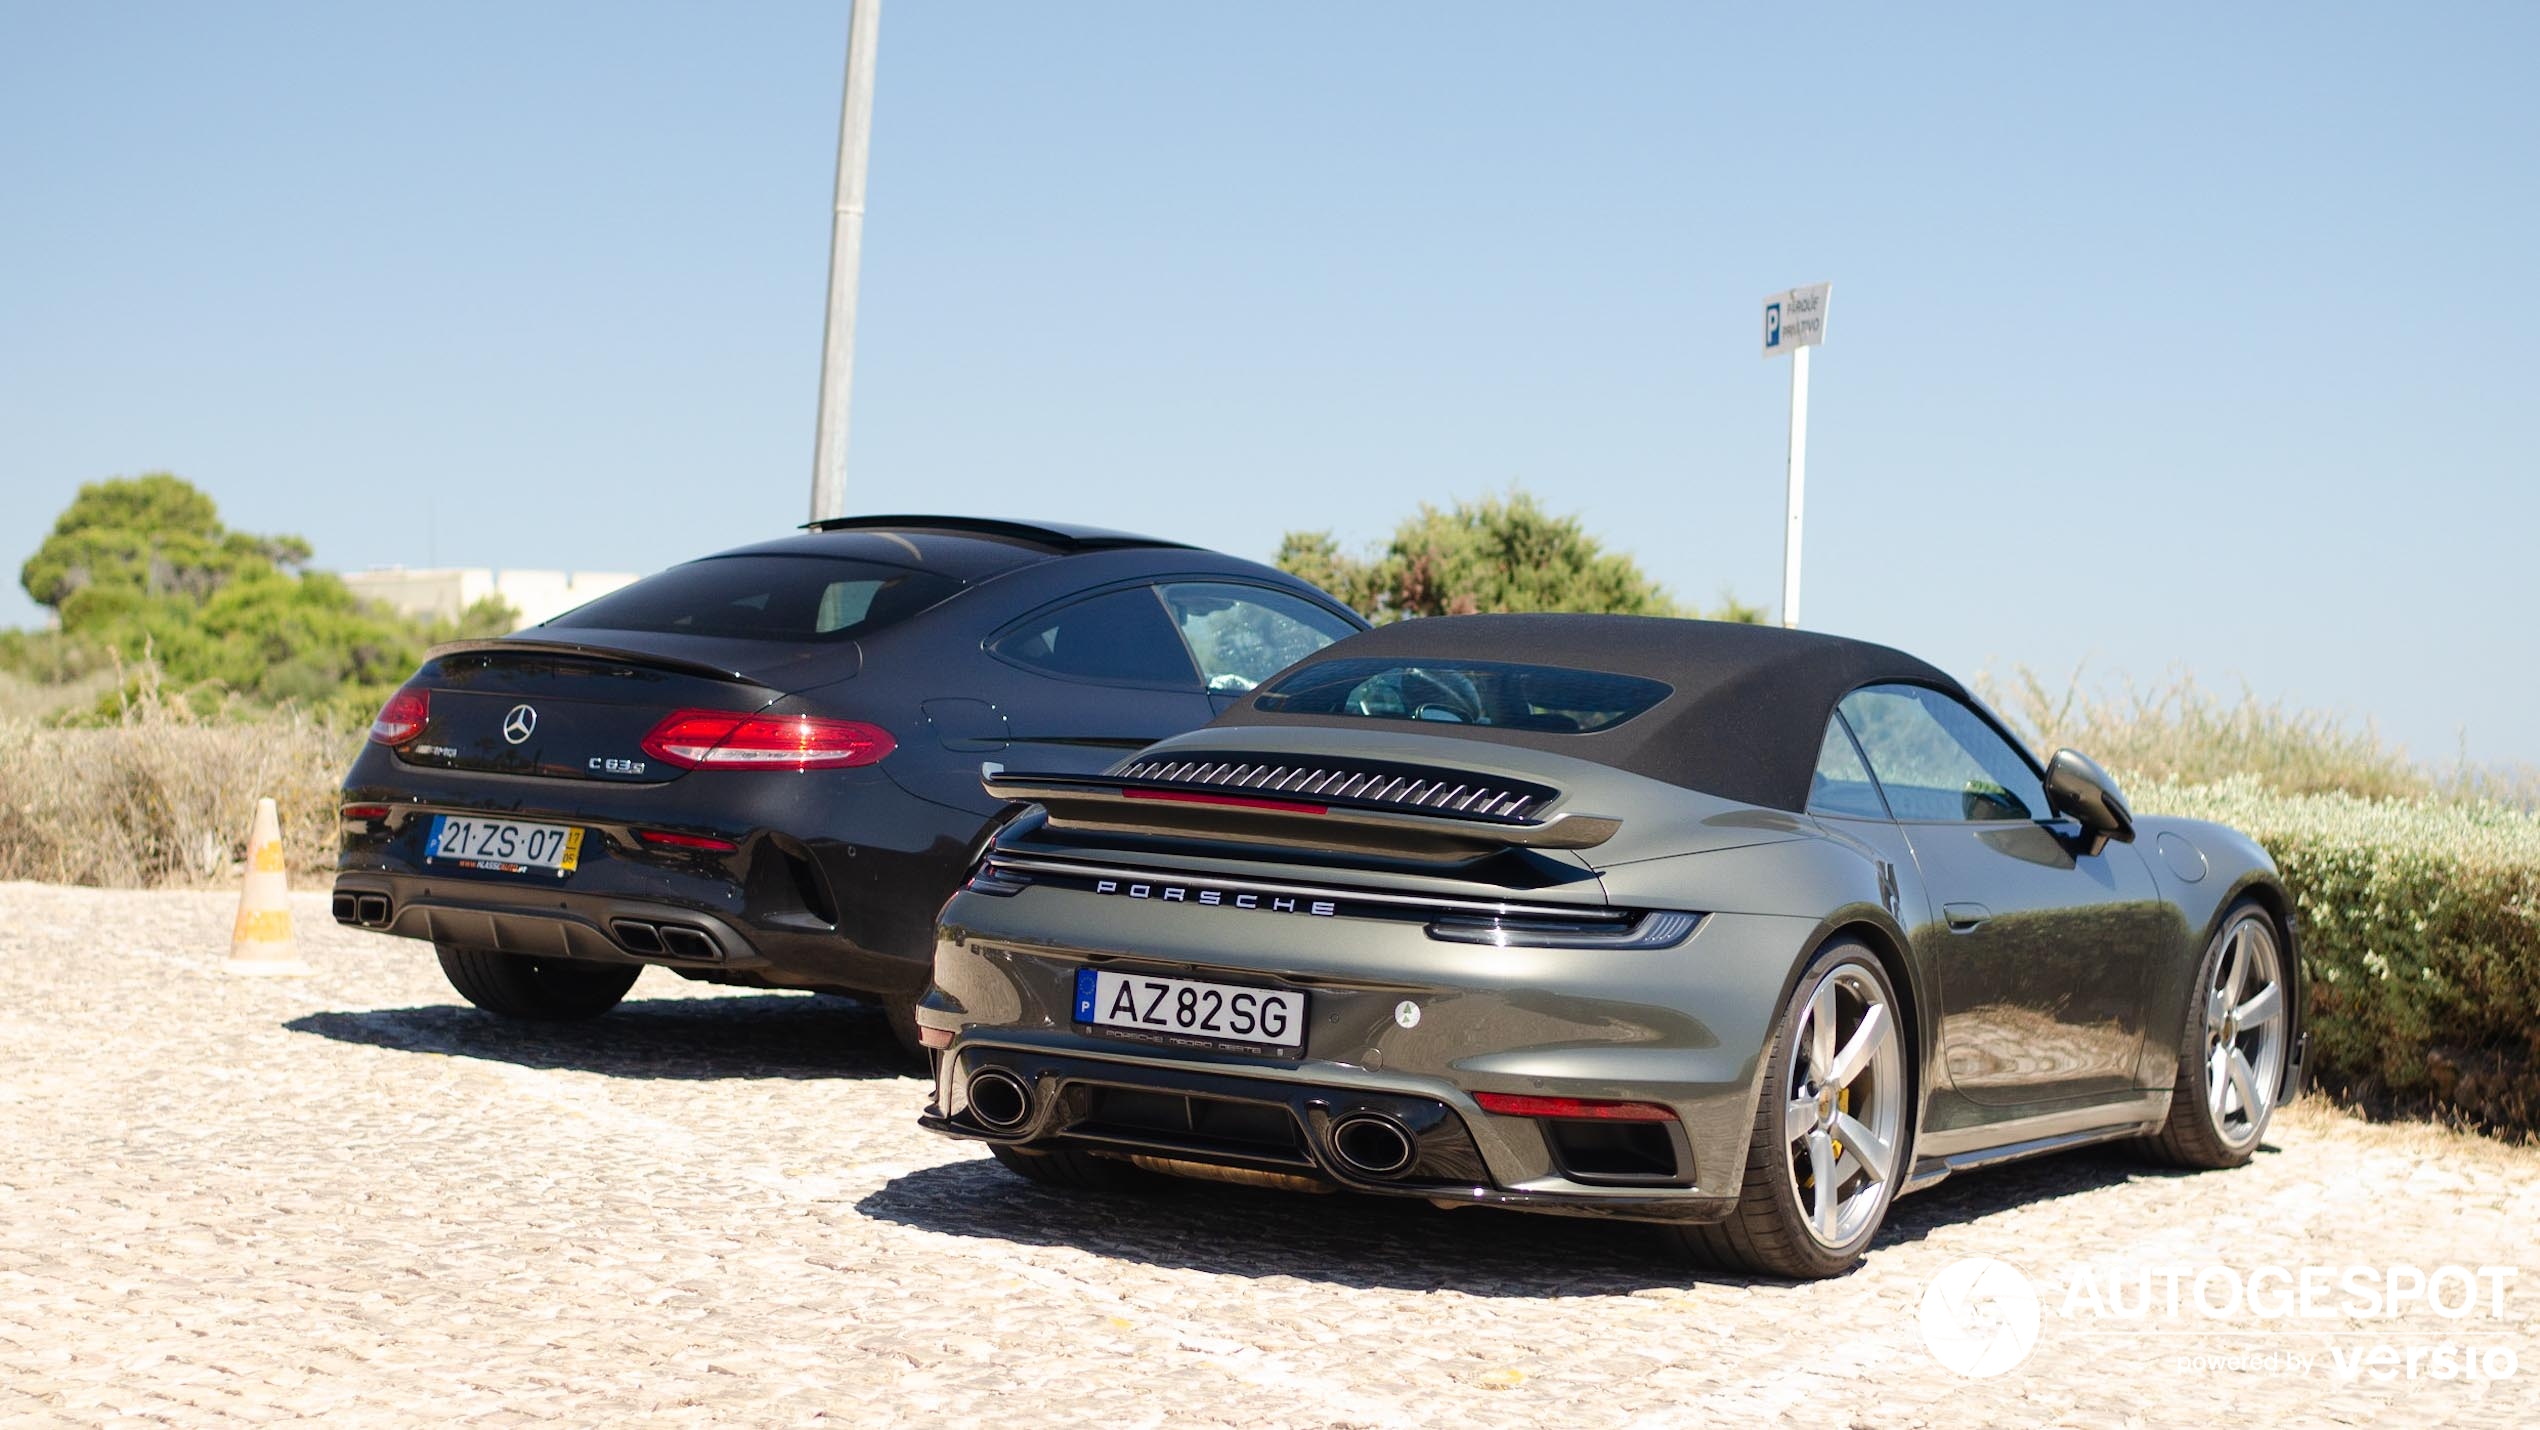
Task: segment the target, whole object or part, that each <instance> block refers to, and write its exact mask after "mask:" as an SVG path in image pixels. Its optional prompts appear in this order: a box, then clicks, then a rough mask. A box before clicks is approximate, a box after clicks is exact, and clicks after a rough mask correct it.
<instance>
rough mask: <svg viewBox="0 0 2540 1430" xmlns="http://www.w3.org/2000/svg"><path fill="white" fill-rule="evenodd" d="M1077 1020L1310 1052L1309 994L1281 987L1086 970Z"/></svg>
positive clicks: (1080, 977)
mask: <svg viewBox="0 0 2540 1430" xmlns="http://www.w3.org/2000/svg"><path fill="white" fill-rule="evenodd" d="M1076 1021H1077V1022H1079V1023H1088V1024H1091V1025H1093V1026H1094V1027H1097V1028H1134V1029H1136V1030H1138V1031H1140V1032H1146V1033H1165V1034H1169V1035H1172V1036H1175V1037H1183V1038H1206V1039H1209V1040H1210V1041H1213V1042H1221V1043H1247V1044H1252V1045H1255V1046H1268V1047H1275V1048H1286V1049H1289V1050H1291V1051H1296V1052H1302V1051H1304V1049H1305V995H1304V994H1302V993H1291V992H1287V991H1285V990H1282V989H1277V988H1237V987H1234V986H1232V985H1229V984H1224V983H1202V982H1199V981H1197V980H1195V979H1189V978H1151V977H1148V976H1146V975H1145V974H1139V973H1113V972H1111V971H1110V970H1108V969H1099V968H1080V969H1077V970H1076Z"/></svg>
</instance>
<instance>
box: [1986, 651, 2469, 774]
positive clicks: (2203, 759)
mask: <svg viewBox="0 0 2540 1430" xmlns="http://www.w3.org/2000/svg"><path fill="white" fill-rule="evenodd" d="M1975 683H1976V688H1977V690H1978V691H1979V692H1980V693H1981V694H1982V695H1983V696H1984V698H1985V700H1986V701H1987V702H1988V703H1989V704H1991V705H1992V706H1993V708H1994V709H1995V710H1996V711H1998V712H2000V713H2001V715H2002V717H2003V718H2004V719H2006V720H2009V721H2010V722H2011V724H2012V725H2013V726H2014V727H2015V728H2017V729H2018V730H2019V732H2020V733H2021V734H2022V735H2024V736H2026V737H2028V740H2029V743H2030V745H2031V746H2032V747H2034V748H2035V749H2037V750H2038V751H2039V752H2040V753H2051V752H2053V751H2054V750H2056V749H2058V748H2060V747H2063V746H2070V747H2072V748H2073V749H2076V750H2080V751H2081V752H2083V753H2084V754H2087V755H2089V756H2090V757H2091V758H2092V759H2095V760H2097V761H2098V762H2099V763H2100V764H2102V765H2105V766H2107V767H2108V768H2109V769H2110V770H2113V771H2121V772H2123V773H2124V774H2125V775H2127V776H2129V777H2131V778H2133V779H2136V780H2144V781H2158V782H2161V783H2165V784H2183V785H2197V784H2211V783H2214V782H2216V781H2218V780H2225V779H2230V778H2232V777H2234V776H2239V775H2247V776H2253V777H2255V778H2256V779H2257V781H2258V782H2259V783H2260V784H2262V785H2264V786H2266V787H2267V788H2268V789H2271V790H2275V791H2277V792H2278V793H2282V794H2326V793H2330V792H2337V793H2344V794H2352V795H2360V796H2362V797H2364V798H2366V799H2418V798H2423V797H2425V796H2427V795H2432V794H2436V793H2438V792H2439V786H2440V784H2441V783H2442V782H2441V781H2440V780H2438V779H2437V778H2435V777H2434V776H2431V775H2429V774H2428V773H2427V772H2426V771H2424V770H2422V769H2420V768H2418V767H2417V766H2416V765H2415V764H2414V763H2413V762H2411V761H2410V760H2409V759H2408V757H2407V755H2406V754H2405V753H2403V752H2401V751H2399V750H2395V749H2393V748H2391V747H2390V746H2388V745H2386V744H2384V743H2383V742H2382V740H2381V737H2380V735H2379V733H2378V732H2376V731H2375V730H2374V729H2373V727H2372V726H2371V725H2370V724H2369V723H2367V724H2365V725H2364V726H2363V727H2362V728H2361V729H2357V728H2355V727H2353V726H2351V725H2349V724H2347V723H2346V722H2345V721H2343V720H2340V719H2338V718H2336V717H2335V716H2331V715H2323V714H2320V713H2318V712H2316V711H2309V710H2291V709H2287V708H2286V707H2285V705H2284V704H2283V702H2281V701H2276V702H2273V703H2270V702H2267V701H2263V700H2260V699H2259V698H2258V697H2257V696H2256V695H2255V694H2253V693H2251V692H2249V691H2247V690H2245V689H2244V690H2243V691H2242V692H2241V693H2240V695H2239V697H2238V698H2236V699H2235V698H2232V697H2228V696H2224V695H2220V694H2217V693H2216V692H2214V691H2212V690H2208V689H2207V688H2205V687H2204V686H2203V685H2200V684H2198V683H2197V681H2196V678H2195V677H2194V676H2192V675H2179V676H2175V677H2173V678H2171V679H2170V680H2169V682H2168V683H2166V684H2163V685H2157V686H2153V687H2151V688H2149V689H2146V688H2143V687H2139V686H2137V685H2135V684H2134V683H2133V682H2132V681H2128V682H2126V683H2125V686H2124V688H2123V689H2122V690H2121V691H2118V692H2115V693H2110V692H2108V691H2105V690H2091V689H2087V688H2085V687H2084V686H2083V685H2082V683H2081V672H2080V671H2078V670H2076V671H2074V672H2073V674H2072V676H2071V677H2070V678H2068V679H2067V680H2066V681H2065V682H2064V685H2063V688H2062V689H2061V690H2060V691H2059V690H2057V689H2055V688H2054V687H2053V686H2052V685H2051V684H2049V683H2048V682H2047V681H2046V680H2044V679H2041V678H2040V677H2039V675H2038V674H2037V672H2035V671H2033V670H2031V669H2029V668H2028V667H2027V666H2017V667H2014V668H2013V671H2012V676H2011V679H2010V680H2009V681H2007V682H2004V681H1998V680H1995V679H1993V678H1991V677H1990V676H1979V677H1977V679H1976V682H1975Z"/></svg>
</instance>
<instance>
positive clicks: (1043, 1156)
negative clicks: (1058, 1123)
mask: <svg viewBox="0 0 2540 1430" xmlns="http://www.w3.org/2000/svg"><path fill="white" fill-rule="evenodd" d="M988 1155H989V1156H991V1157H994V1158H996V1159H997V1160H998V1161H999V1162H1001V1163H1003V1164H1004V1165H1005V1169H1006V1170H1007V1171H1009V1172H1012V1173H1013V1174H1014V1175H1016V1176H1018V1177H1021V1178H1022V1179H1023V1180H1025V1181H1027V1182H1038V1183H1040V1184H1041V1185H1042V1186H1044V1187H1058V1188H1061V1189H1063V1190H1066V1191H1071V1192H1117V1191H1125V1190H1127V1189H1129V1188H1132V1187H1144V1186H1152V1185H1154V1183H1155V1180H1156V1179H1155V1176H1154V1174H1153V1173H1151V1172H1148V1171H1146V1170H1144V1169H1142V1168H1139V1167H1133V1166H1131V1165H1130V1164H1128V1163H1126V1162H1123V1161H1121V1160H1120V1159H1119V1158H1117V1157H1097V1156H1095V1155H1094V1154H1092V1153H1091V1152H1084V1151H1079V1150H1078V1149H1076V1148H1074V1147H1035V1148H1030V1149H1026V1148H1022V1147H1014V1146H1009V1145H1007V1144H1005V1143H1002V1142H992V1143H990V1144H988Z"/></svg>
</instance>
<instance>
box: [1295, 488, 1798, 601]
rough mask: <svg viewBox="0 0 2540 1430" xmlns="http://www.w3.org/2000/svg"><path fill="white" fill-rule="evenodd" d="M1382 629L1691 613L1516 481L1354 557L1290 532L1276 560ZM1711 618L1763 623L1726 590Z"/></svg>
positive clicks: (1402, 529) (1322, 537)
mask: <svg viewBox="0 0 2540 1430" xmlns="http://www.w3.org/2000/svg"><path fill="white" fill-rule="evenodd" d="M1272 559H1273V561H1274V562H1275V564H1276V565H1277V566H1278V567H1279V569H1280V570H1282V571H1285V572H1287V573H1288V574H1290V575H1292V576H1296V577H1299V578H1301V579H1303V580H1306V581H1311V582H1313V583H1314V584H1315V585H1317V586H1320V587H1322V588H1323V589H1324V590H1326V591H1329V592H1331V593H1332V594H1333V595H1334V596H1337V597H1339V598H1340V599H1341V600H1342V601H1343V602H1345V603H1347V604H1348V605H1349V606H1350V607H1351V608H1352V609H1354V610H1356V611H1357V612H1358V613H1359V614H1361V615H1363V616H1365V617H1366V618H1367V619H1369V620H1370V621H1374V622H1376V623H1377V624H1379V625H1382V624H1384V623H1385V622H1387V621H1399V620H1405V619H1408V618H1410V617H1414V616H1463V615H1473V614H1476V613H1481V612H1501V611H1593V612H1606V613H1611V614H1619V615H1627V616H1694V615H1699V614H1700V612H1698V611H1695V610H1693V609H1692V608H1690V607H1687V606H1684V605H1681V604H1679V603H1678V602H1677V601H1676V600H1675V599H1674V598H1673V597H1671V596H1669V595H1668V594H1667V592H1666V591H1665V590H1664V589H1662V588H1661V587H1660V586H1659V585H1658V583H1657V582H1656V581H1653V580H1651V579H1650V578H1649V576H1648V575H1647V573H1645V572H1643V571H1642V570H1641V569H1640V563H1638V562H1637V561H1635V560H1633V559H1632V558H1631V556H1629V555H1628V554H1626V553H1623V552H1618V551H1607V550H1606V549H1605V548H1604V546H1603V545H1602V544H1600V543H1599V542H1598V541H1597V540H1596V538H1595V537H1592V536H1590V535H1588V533H1587V527H1586V525H1585V524H1584V523H1582V522H1581V521H1580V520H1579V518H1577V517H1575V516H1555V515H1553V514H1552V513H1551V512H1548V511H1546V510H1544V508H1543V503H1541V502H1540V501H1537V500H1536V499H1535V498H1534V496H1533V495H1532V494H1530V493H1528V492H1526V491H1523V490H1521V489H1518V488H1516V487H1511V488H1509V491H1508V495H1506V496H1505V497H1499V496H1488V497H1484V498H1482V499H1481V500H1479V501H1469V502H1468V501H1458V502H1456V503H1454V504H1453V505H1452V506H1449V507H1447V508H1445V509H1440V508H1438V507H1434V506H1431V505H1429V504H1428V503H1427V502H1422V503H1421V504H1420V510H1419V513H1418V514H1417V515H1415V516H1411V517H1408V518H1406V519H1404V520H1403V522H1402V523H1401V524H1400V525H1398V526H1396V527H1395V528H1394V533H1393V539H1392V541H1391V542H1389V543H1388V544H1387V545H1386V546H1385V547H1384V548H1383V549H1382V550H1380V551H1376V552H1373V553H1371V554H1368V555H1364V556H1359V555H1352V554H1351V553H1349V552H1346V551H1343V550H1342V549H1341V545H1340V542H1339V540H1338V539H1337V538H1335V537H1334V536H1333V535H1332V533H1330V532H1328V531H1291V532H1289V533H1287V534H1286V535H1285V536H1283V537H1281V538H1280V540H1279V551H1278V555H1277V556H1275V557H1274V558H1272ZM1721 600H1722V606H1721V609H1720V610H1719V611H1718V612H1716V613H1715V616H1714V618H1715V619H1718V620H1724V621H1746V622H1758V621H1761V620H1762V619H1763V612H1762V611H1760V610H1758V609H1756V608H1755V607H1753V606H1747V605H1743V604H1741V603H1739V602H1738V600H1737V599H1736V598H1735V597H1733V596H1728V595H1725V594H1724V595H1723V596H1722V598H1721Z"/></svg>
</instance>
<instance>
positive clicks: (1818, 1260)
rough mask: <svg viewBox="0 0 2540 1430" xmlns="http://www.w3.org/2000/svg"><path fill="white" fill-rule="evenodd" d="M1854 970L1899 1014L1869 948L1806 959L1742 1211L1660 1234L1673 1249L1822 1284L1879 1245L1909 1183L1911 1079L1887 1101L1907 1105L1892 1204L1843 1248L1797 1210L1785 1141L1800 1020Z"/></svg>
mask: <svg viewBox="0 0 2540 1430" xmlns="http://www.w3.org/2000/svg"><path fill="white" fill-rule="evenodd" d="M1844 965H1852V966H1855V967H1858V968H1860V969H1863V970H1865V971H1866V972H1867V974H1868V975H1869V977H1870V978H1871V979H1873V980H1874V981H1875V982H1876V984H1877V986H1878V987H1879V989H1880V990H1881V991H1882V992H1883V993H1884V994H1885V995H1886V999H1887V1004H1888V1006H1889V1007H1891V1008H1896V1009H1902V1008H1903V1006H1904V1005H1903V1002H1902V1001H1901V1000H1900V999H1898V998H1897V996H1896V987H1895V985H1894V983H1893V982H1891V981H1890V980H1889V978H1888V976H1887V970H1886V968H1885V967H1883V966H1882V965H1881V964H1880V962H1879V959H1878V955H1877V954H1875V953H1873V952H1871V951H1870V949H1869V947H1868V945H1866V944H1863V943H1861V942H1860V941H1858V940H1857V939H1849V938H1838V939H1834V940H1832V941H1830V942H1828V943H1827V944H1826V945H1825V946H1824V947H1823V948H1820V949H1819V950H1817V954H1816V956H1815V957H1813V958H1811V959H1809V960H1808V967H1807V968H1806V969H1805V970H1803V971H1802V972H1801V973H1800V975H1799V978H1798V981H1797V982H1796V983H1794V984H1793V985H1792V988H1791V994H1790V999H1789V1001H1788V1002H1786V1003H1785V1004H1784V1005H1783V1006H1782V1016H1781V1020H1780V1021H1779V1022H1778V1023H1776V1024H1775V1025H1774V1027H1773V1037H1772V1041H1771V1042H1770V1043H1768V1044H1766V1045H1765V1048H1764V1089H1763V1095H1762V1096H1761V1097H1759V1098H1757V1099H1756V1106H1755V1123H1754V1126H1753V1127H1752V1128H1751V1129H1749V1132H1748V1136H1747V1143H1746V1175H1745V1177H1744V1178H1743V1179H1742V1181H1741V1182H1740V1185H1739V1188H1738V1200H1737V1210H1735V1211H1734V1212H1731V1213H1730V1214H1729V1216H1728V1217H1727V1218H1726V1219H1725V1220H1722V1221H1718V1222H1713V1223H1709V1224H1707V1225H1702V1226H1681V1227H1668V1228H1666V1229H1664V1231H1663V1232H1662V1233H1661V1235H1662V1236H1663V1237H1665V1238H1666V1239H1667V1241H1668V1242H1670V1243H1671V1244H1672V1245H1673V1247H1674V1249H1675V1250H1676V1251H1677V1252H1678V1253H1679V1254H1681V1255H1683V1256H1686V1257H1688V1258H1690V1259H1692V1260H1694V1261H1696V1262H1698V1263H1700V1264H1702V1265H1705V1266H1709V1267H1713V1268H1716V1269H1718V1270H1722V1271H1728V1272H1732V1273H1736V1274H1739V1275H1747V1276H1771V1277H1778V1278H1781V1279H1784V1280H1790V1281H1820V1280H1824V1279H1826V1278H1827V1277H1832V1276H1841V1275H1843V1274H1844V1273H1845V1272H1848V1271H1850V1270H1852V1269H1853V1268H1854V1267H1856V1266H1858V1265H1860V1264H1861V1257H1862V1254H1863V1253H1865V1252H1867V1251H1868V1250H1869V1247H1870V1243H1871V1242H1872V1241H1874V1240H1876V1239H1877V1237H1878V1234H1879V1228H1880V1227H1881V1226H1883V1225H1885V1224H1886V1221H1887V1212H1888V1209H1889V1207H1890V1206H1892V1205H1893V1204H1894V1198H1895V1189H1896V1187H1897V1186H1898V1185H1899V1184H1900V1183H1901V1182H1902V1181H1903V1180H1904V1176H1905V1171H1906V1168H1907V1167H1908V1166H1910V1164H1911V1148H1912V1146H1913V1116H1914V1109H1913V1102H1912V1098H1911V1096H1910V1091H1911V1087H1912V1074H1911V1072H1910V1071H1909V1072H1907V1073H1906V1074H1905V1076H1904V1078H1903V1079H1902V1080H1901V1085H1900V1086H1899V1087H1898V1088H1896V1089H1894V1090H1893V1092H1892V1093H1890V1094H1889V1095H1892V1096H1898V1097H1902V1098H1904V1099H1905V1102H1904V1108H1903V1111H1904V1116H1903V1120H1902V1122H1901V1123H1900V1126H1901V1128H1902V1133H1901V1135H1900V1136H1899V1137H1898V1138H1897V1144H1896V1147H1895V1148H1894V1150H1893V1154H1892V1155H1893V1160H1894V1163H1895V1166H1894V1170H1893V1171H1892V1173H1891V1175H1890V1176H1889V1177H1888V1179H1887V1188H1886V1196H1887V1203H1886V1204H1885V1205H1882V1206H1880V1207H1879V1208H1878V1212H1877V1214H1876V1215H1875V1216H1873V1217H1871V1218H1870V1219H1869V1221H1868V1223H1867V1224H1866V1225H1865V1226H1863V1227H1862V1228H1861V1230H1860V1231H1859V1232H1857V1233H1856V1234H1855V1235H1854V1236H1853V1237H1852V1239H1851V1240H1850V1241H1847V1242H1845V1243H1844V1244H1842V1245H1841V1246H1835V1247H1829V1246H1827V1245H1826V1244H1825V1243H1823V1242H1821V1241H1819V1240H1818V1239H1817V1238H1816V1236H1814V1235H1813V1234H1812V1233H1811V1232H1810V1231H1809V1229H1808V1224H1807V1212H1806V1211H1805V1210H1803V1209H1802V1208H1801V1206H1800V1204H1799V1189H1798V1188H1797V1187H1796V1186H1795V1185H1793V1183H1792V1180H1791V1173H1790V1166H1789V1145H1788V1143H1787V1141H1786V1140H1785V1139H1784V1138H1783V1137H1782V1136H1781V1129H1782V1123H1783V1116H1784V1108H1785V1107H1786V1106H1787V1104H1788V1101H1789V1094H1790V1089H1789V1082H1790V1073H1789V1069H1790V1065H1791V1057H1790V1039H1791V1036H1792V1033H1793V1031H1794V1030H1795V1029H1796V1028H1797V1027H1798V1026H1799V1020H1800V1014H1801V1011H1802V1009H1803V1008H1804V1007H1805V1006H1806V1004H1807V1002H1808V998H1809V995H1810V993H1811V992H1812V990H1814V989H1815V988H1816V986H1817V985H1818V983H1819V982H1821V981H1822V980H1824V979H1825V978H1826V977H1827V975H1829V974H1831V973H1833V972H1834V971H1835V970H1836V969H1837V968H1838V967H1841V966H1844ZM1893 1036H1895V1037H1896V1038H1897V1039H1898V1040H1899V1041H1900V1042H1901V1041H1903V1040H1904V1038H1905V1030H1904V1029H1903V1028H1902V1027H1898V1028H1897V1029H1896V1030H1895V1032H1894V1035H1893ZM1913 1062H1914V1059H1913V1058H1912V1057H1911V1056H1910V1055H1908V1056H1907V1057H1906V1058H1905V1059H1904V1066H1905V1067H1907V1068H1909V1069H1910V1068H1911V1067H1912V1065H1913Z"/></svg>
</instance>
